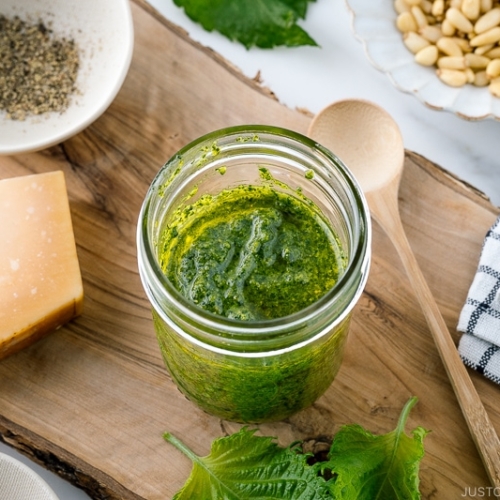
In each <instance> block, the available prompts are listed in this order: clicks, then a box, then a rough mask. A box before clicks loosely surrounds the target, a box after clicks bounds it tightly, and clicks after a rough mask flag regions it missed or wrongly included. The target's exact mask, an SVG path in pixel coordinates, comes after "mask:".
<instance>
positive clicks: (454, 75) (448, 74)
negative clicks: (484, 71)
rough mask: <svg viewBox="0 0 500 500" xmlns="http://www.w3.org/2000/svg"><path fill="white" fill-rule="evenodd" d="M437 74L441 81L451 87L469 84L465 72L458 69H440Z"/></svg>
mask: <svg viewBox="0 0 500 500" xmlns="http://www.w3.org/2000/svg"><path fill="white" fill-rule="evenodd" d="M436 73H437V75H438V77H439V78H440V80H441V81H442V82H443V83H446V85H449V86H450V87H462V86H463V85H465V84H466V83H467V75H466V74H465V71H460V70H457V69H438V70H437V71H436Z"/></svg>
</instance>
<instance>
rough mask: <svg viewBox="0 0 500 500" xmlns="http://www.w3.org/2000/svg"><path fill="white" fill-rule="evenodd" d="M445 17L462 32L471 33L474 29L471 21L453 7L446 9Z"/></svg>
mask: <svg viewBox="0 0 500 500" xmlns="http://www.w3.org/2000/svg"><path fill="white" fill-rule="evenodd" d="M446 19H447V20H448V21H449V22H450V23H451V24H453V26H455V28H457V29H458V30H459V31H462V32H463V33H471V32H472V31H473V29H474V26H473V25H472V23H471V22H470V21H469V20H468V19H467V18H466V17H465V15H464V14H463V13H462V11H460V10H458V9H455V8H454V7H452V8H450V9H448V10H447V11H446Z"/></svg>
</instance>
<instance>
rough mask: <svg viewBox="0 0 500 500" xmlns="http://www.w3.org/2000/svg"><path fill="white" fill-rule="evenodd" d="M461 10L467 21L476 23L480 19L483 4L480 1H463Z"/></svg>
mask: <svg viewBox="0 0 500 500" xmlns="http://www.w3.org/2000/svg"><path fill="white" fill-rule="evenodd" d="M461 10H462V13H463V14H464V16H465V17H466V18H467V19H470V20H471V21H475V20H476V19H477V18H478V17H479V13H480V10H481V2H480V0H463V1H462V6H461Z"/></svg>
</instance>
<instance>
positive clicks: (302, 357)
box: [137, 125, 371, 423]
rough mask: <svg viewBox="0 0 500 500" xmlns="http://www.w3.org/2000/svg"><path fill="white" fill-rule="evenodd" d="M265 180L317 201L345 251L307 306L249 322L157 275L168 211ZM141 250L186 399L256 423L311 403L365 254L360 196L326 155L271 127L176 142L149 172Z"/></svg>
mask: <svg viewBox="0 0 500 500" xmlns="http://www.w3.org/2000/svg"><path fill="white" fill-rule="evenodd" d="M263 172H265V173H266V175H263ZM270 183H271V185H272V189H275V190H277V192H278V191H279V192H280V193H286V195H289V196H292V197H294V199H297V200H298V201H299V202H303V203H307V204H309V206H311V207H314V209H315V210H317V212H318V214H319V217H320V218H321V219H322V220H323V221H324V223H325V224H326V225H328V226H329V227H330V228H331V229H332V230H333V232H334V233H335V235H336V237H337V241H338V244H339V248H340V249H341V252H342V259H341V260H342V266H341V267H342V268H341V272H340V274H339V277H338V280H337V282H336V284H335V285H334V286H333V287H332V288H331V289H329V290H328V291H327V292H326V293H325V294H324V295H323V296H322V297H321V298H319V299H318V300H316V301H315V302H314V303H312V304H310V305H308V306H307V307H305V308H304V309H302V310H299V311H296V312H294V313H292V314H289V315H287V316H284V317H279V318H271V319H255V320H254V319H251V320H246V321H245V320H242V319H239V318H237V319H235V318H229V317H225V316H222V315H218V314H216V313H213V312H209V311H207V310H205V309H203V308H201V307H199V306H198V305H197V304H195V303H194V302H193V301H191V300H189V299H187V298H186V297H185V296H184V295H182V294H181V293H180V292H179V291H178V289H177V288H176V287H175V286H174V285H173V283H172V281H171V280H170V279H169V278H168V277H167V275H166V273H165V272H164V269H163V267H162V264H161V262H162V235H163V233H164V232H165V231H166V230H167V228H169V225H170V224H172V220H173V218H174V217H176V214H177V215H178V214H179V213H180V212H181V211H182V210H183V209H185V207H187V206H191V205H192V204H194V203H196V201H197V200H200V199H202V197H205V198H203V199H206V198H207V195H208V197H209V199H210V197H211V196H213V197H214V199H215V197H217V196H218V195H219V193H221V192H222V191H223V190H227V189H232V188H236V187H238V186H262V185H268V186H269V185H270ZM227 217H228V218H231V214H230V213H228V214H227ZM137 245H138V267H139V272H140V277H141V280H142V284H143V286H144V290H145V292H146V294H147V296H148V298H149V301H150V302H151V306H152V315H153V322H154V327H155V331H156V336H157V339H158V342H159V346H160V350H161V354H162V356H163V359H164V362H165V365H166V367H167V369H168V371H169V372H170V375H171V377H172V379H173V381H174V382H175V383H176V385H177V386H178V388H179V389H180V391H181V392H182V393H183V394H184V395H185V396H186V397H187V398H188V399H189V400H191V401H192V402H193V403H195V404H196V405H198V406H199V407H200V408H202V409H203V410H205V411H206V412H208V413H209V414H212V415H215V416H217V417H220V418H223V419H227V420H231V421H236V422H242V423H261V422H268V421H276V420H281V419H284V418H287V417H289V416H290V415H292V414H294V413H296V412H298V411H300V410H302V409H304V408H307V407H308V406H310V405H311V404H312V403H314V401H315V400H316V399H317V398H318V397H320V396H321V395H322V394H323V393H324V392H325V391H326V389H327V388H328V387H329V386H330V385H331V383H332V381H333V380H334V377H335V375H336V374H337V372H338V370H339V368H340V365H341V362H342V357H343V351H344V347H345V343H346V338H347V334H348V330H349V323H350V318H351V313H352V310H353V308H354V306H355V304H356V302H357V301H358V299H359V297H360V295H361V293H362V291H363V288H364V286H365V283H366V280H367V277H368V272H369V266H370V256H371V225H370V217H369V211H368V207H367V204H366V201H365V198H364V196H363V194H362V191H361V189H360V187H359V185H358V184H357V182H356V180H355V179H354V178H353V176H352V175H351V173H350V172H349V170H348V169H347V168H346V166H345V165H344V164H343V163H342V161H341V160H340V159H339V158H337V157H336V156H335V155H334V153H333V152H331V151H329V150H327V149H326V148H324V147H322V146H321V145H319V144H317V143H316V142H314V141H313V140H311V139H309V138H307V137H305V136H303V135H301V134H298V133H295V132H292V131H289V130H285V129H282V128H276V127H270V126H260V125H259V126H238V127H232V128H226V129H222V130H218V131H215V132H213V133H209V134H207V135H205V136H203V137H201V138H199V139H197V140H195V141H193V142H192V143H190V144H188V145H187V146H185V147H184V148H182V149H181V150H180V151H179V152H178V153H177V154H175V155H174V156H173V157H172V158H171V159H170V160H169V161H168V162H167V163H166V164H165V165H164V166H163V167H162V168H161V169H160V171H159V173H158V174H157V175H156V177H155V179H154V180H153V182H152V184H151V186H150V188H149V190H148V192H147V194H146V197H145V200H144V203H143V206H142V209H141V212H140V216H139V222H138V230H137ZM313 250H314V249H311V251H313Z"/></svg>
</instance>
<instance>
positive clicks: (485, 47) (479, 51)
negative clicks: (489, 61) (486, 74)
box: [474, 43, 495, 56]
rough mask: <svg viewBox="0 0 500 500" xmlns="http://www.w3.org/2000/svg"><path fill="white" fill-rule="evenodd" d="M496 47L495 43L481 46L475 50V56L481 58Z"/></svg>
mask: <svg viewBox="0 0 500 500" xmlns="http://www.w3.org/2000/svg"><path fill="white" fill-rule="evenodd" d="M493 47H495V44H494V43H487V44H486V45H481V46H480V47H476V48H475V49H474V54H478V55H480V56H482V55H484V54H486V52H489V51H490V50H491V49H493Z"/></svg>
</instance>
